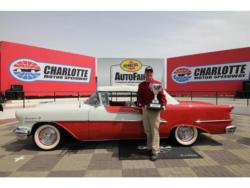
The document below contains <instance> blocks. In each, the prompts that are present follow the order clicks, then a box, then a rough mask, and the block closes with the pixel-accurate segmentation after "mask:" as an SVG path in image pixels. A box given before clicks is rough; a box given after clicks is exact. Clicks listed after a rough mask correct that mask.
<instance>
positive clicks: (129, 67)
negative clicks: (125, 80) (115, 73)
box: [120, 59, 142, 72]
mask: <svg viewBox="0 0 250 188" xmlns="http://www.w3.org/2000/svg"><path fill="white" fill-rule="evenodd" d="M120 67H121V69H122V70H124V71H126V72H136V71H139V70H141V68H142V63H141V62H140V61H138V60H136V59H126V60H124V61H122V62H121V64H120Z"/></svg>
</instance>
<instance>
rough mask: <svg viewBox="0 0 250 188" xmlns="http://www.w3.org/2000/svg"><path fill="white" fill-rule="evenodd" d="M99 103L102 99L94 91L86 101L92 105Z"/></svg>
mask: <svg viewBox="0 0 250 188" xmlns="http://www.w3.org/2000/svg"><path fill="white" fill-rule="evenodd" d="M99 103H100V101H99V99H98V96H97V93H94V94H93V95H91V96H90V97H89V98H88V99H87V100H86V101H85V104H89V105H92V106H95V105H98V104H99Z"/></svg>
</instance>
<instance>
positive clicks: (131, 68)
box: [111, 59, 146, 85]
mask: <svg viewBox="0 0 250 188" xmlns="http://www.w3.org/2000/svg"><path fill="white" fill-rule="evenodd" d="M145 67H146V65H143V64H142V63H141V62H140V61H139V60H136V59H125V60H123V61H122V62H121V63H120V64H119V65H113V66H111V85H120V84H123V85H138V84H139V83H140V82H142V81H143V80H145V75H144V69H145Z"/></svg>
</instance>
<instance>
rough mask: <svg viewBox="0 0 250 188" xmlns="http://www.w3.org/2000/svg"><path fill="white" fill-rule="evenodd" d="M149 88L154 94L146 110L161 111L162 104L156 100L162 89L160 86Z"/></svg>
mask: <svg viewBox="0 0 250 188" xmlns="http://www.w3.org/2000/svg"><path fill="white" fill-rule="evenodd" d="M149 88H150V89H151V91H152V92H153V93H154V99H153V100H152V102H151V103H149V105H148V109H150V110H161V109H162V104H161V103H160V102H159V100H158V99H157V94H158V93H159V92H160V91H161V89H162V87H161V84H150V85H149Z"/></svg>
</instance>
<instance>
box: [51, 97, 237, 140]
mask: <svg viewBox="0 0 250 188" xmlns="http://www.w3.org/2000/svg"><path fill="white" fill-rule="evenodd" d="M105 109H106V110H107V111H108V112H110V113H133V114H134V113H136V114H141V113H142V112H141V109H138V108H137V107H126V106H106V107H105ZM231 110H232V107H231V106H229V105H214V104H210V103H205V102H193V101H182V102H180V104H167V107H166V110H165V111H161V120H162V122H161V124H160V136H161V137H162V138H165V137H169V135H170V133H171V130H173V129H174V128H175V127H177V126H181V125H185V126H193V127H196V128H198V129H199V130H201V131H203V132H206V133H210V134H224V133H225V128H226V127H227V126H229V125H231V124H232V118H231V115H230V112H231ZM55 123H57V124H58V125H59V126H61V127H62V128H64V129H65V130H66V131H68V132H69V133H70V134H71V135H73V136H74V137H75V138H76V139H78V140H120V139H121V140H122V139H140V138H145V134H144V130H143V124H142V121H141V120H139V121H130V120H128V121H84V122H55Z"/></svg>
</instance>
